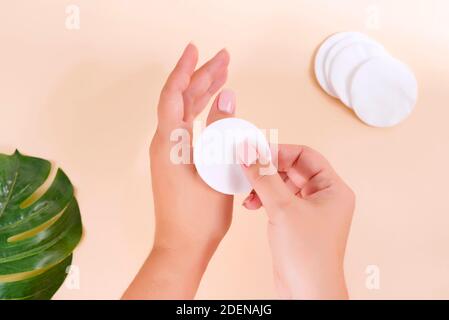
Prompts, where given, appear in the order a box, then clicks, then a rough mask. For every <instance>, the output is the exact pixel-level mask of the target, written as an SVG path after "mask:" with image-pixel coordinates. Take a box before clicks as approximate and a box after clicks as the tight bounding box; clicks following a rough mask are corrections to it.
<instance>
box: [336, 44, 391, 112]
mask: <svg viewBox="0 0 449 320" xmlns="http://www.w3.org/2000/svg"><path fill="white" fill-rule="evenodd" d="M385 55H387V52H386V50H385V49H384V48H383V47H382V46H380V45H378V44H375V43H373V42H372V41H364V40H363V41H358V42H355V43H353V44H351V45H349V46H347V47H345V48H343V49H341V50H340V52H338V53H337V54H336V55H335V57H334V58H333V60H332V63H331V65H330V70H329V84H330V87H331V88H332V89H333V91H334V92H335V93H336V94H337V96H338V98H339V99H340V100H341V102H343V103H344V104H345V105H346V106H348V107H350V108H351V104H350V95H349V84H350V80H351V79H352V76H353V75H354V71H355V70H356V68H357V67H358V66H360V65H361V64H362V63H364V62H366V61H368V60H369V59H370V58H373V57H377V56H385Z"/></svg>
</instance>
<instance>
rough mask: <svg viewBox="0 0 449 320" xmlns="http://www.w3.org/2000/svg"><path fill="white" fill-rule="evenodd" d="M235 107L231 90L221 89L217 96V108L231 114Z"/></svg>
mask: <svg viewBox="0 0 449 320" xmlns="http://www.w3.org/2000/svg"><path fill="white" fill-rule="evenodd" d="M234 109H235V94H234V92H233V91H232V90H223V91H222V92H221V93H220V96H219V97H218V110H220V111H221V112H224V113H228V114H233V113H234Z"/></svg>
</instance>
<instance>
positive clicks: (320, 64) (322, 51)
mask: <svg viewBox="0 0 449 320" xmlns="http://www.w3.org/2000/svg"><path fill="white" fill-rule="evenodd" d="M353 35H360V33H358V32H339V33H335V34H333V35H332V36H330V37H329V38H327V39H326V40H324V42H323V43H322V44H321V46H320V48H319V49H318V52H317V54H316V56H315V77H316V79H317V81H318V83H319V85H320V86H321V88H322V89H323V90H324V91H325V92H326V93H327V94H329V95H331V96H333V97H336V95H335V94H334V93H333V92H332V90H331V88H330V87H329V84H328V81H327V77H326V75H325V72H324V63H325V61H326V59H327V56H328V52H329V50H330V49H331V48H332V47H333V46H334V45H335V44H336V43H338V42H339V41H341V40H342V39H344V38H347V37H349V36H353Z"/></svg>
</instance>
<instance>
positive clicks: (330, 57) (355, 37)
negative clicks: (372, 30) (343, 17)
mask: <svg viewBox="0 0 449 320" xmlns="http://www.w3.org/2000/svg"><path fill="white" fill-rule="evenodd" d="M362 42H364V43H367V42H369V43H372V44H373V45H374V46H379V47H381V48H383V47H382V46H381V45H380V44H379V43H377V42H375V41H373V40H371V39H370V38H368V37H367V36H365V35H364V34H362V33H355V34H351V35H349V36H347V37H345V38H344V39H342V40H340V41H339V42H337V43H336V44H335V45H334V46H332V48H331V49H330V50H329V52H328V54H327V57H326V60H325V61H324V75H325V77H326V79H327V82H328V85H329V88H330V90H331V92H333V94H334V96H335V97H338V95H337V93H336V92H335V91H334V89H333V88H332V85H331V84H330V69H331V65H332V63H333V61H334V58H335V57H336V56H337V55H338V54H339V53H340V52H341V51H342V50H343V49H345V48H346V47H348V46H351V45H353V44H355V43H362Z"/></svg>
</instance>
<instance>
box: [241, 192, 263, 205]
mask: <svg viewBox="0 0 449 320" xmlns="http://www.w3.org/2000/svg"><path fill="white" fill-rule="evenodd" d="M242 205H243V206H244V207H245V208H246V209H248V210H257V209H259V208H260V207H262V201H260V198H259V196H258V195H257V193H256V191H254V190H252V191H251V193H250V194H249V195H248V197H246V198H245V200H244V201H243V203H242Z"/></svg>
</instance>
